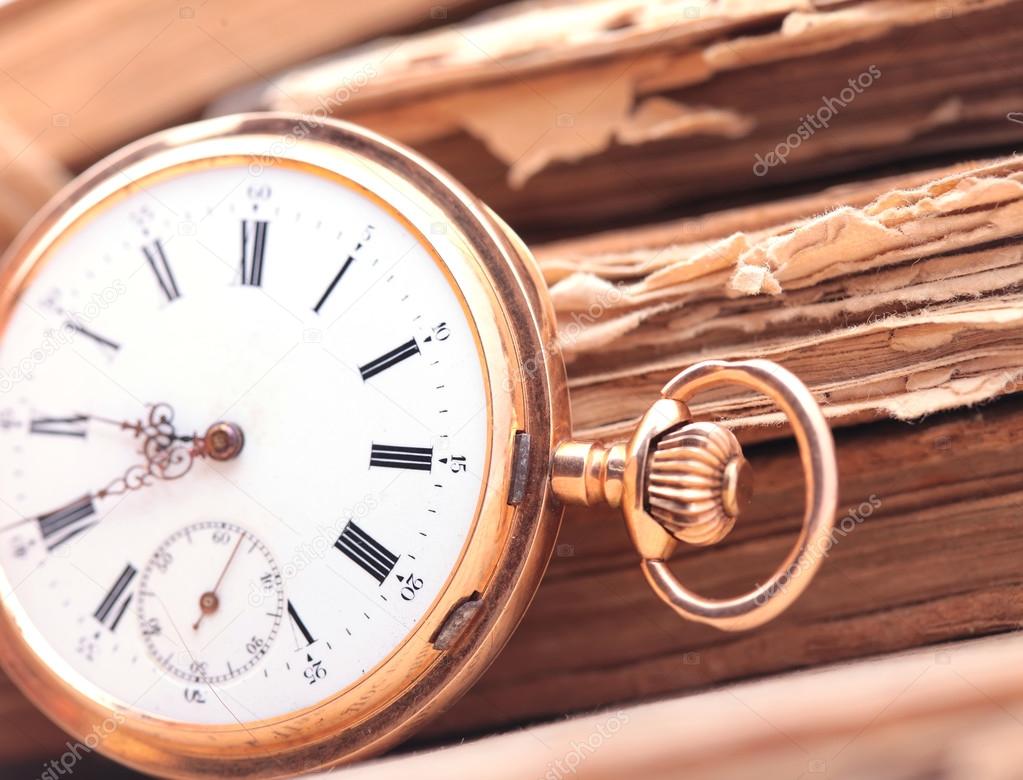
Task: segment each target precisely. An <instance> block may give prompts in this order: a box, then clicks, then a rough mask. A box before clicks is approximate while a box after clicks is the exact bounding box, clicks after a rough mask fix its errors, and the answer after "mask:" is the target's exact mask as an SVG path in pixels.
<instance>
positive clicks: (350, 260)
mask: <svg viewBox="0 0 1023 780" xmlns="http://www.w3.org/2000/svg"><path fill="white" fill-rule="evenodd" d="M354 262H355V255H349V256H348V258H347V259H346V260H345V262H344V264H343V265H342V266H341V270H340V271H338V272H337V273H336V274H335V275H334V278H333V279H332V280H331V282H330V284H329V285H327V289H326V290H324V292H323V295H321V296H320V300H319V301H317V302H316V305H315V306H313V311H314V312H316V313H317V314H319V313H320V309H322V308H323V304H325V303H326V302H327V299H328V298H329V297H330V294H331V293H332V292H334V288H335V287H337V285H338V282H340V281H341V277H342V276H344V275H345V271H347V270H348V269H349V268H350V267H351V265H352V263H354Z"/></svg>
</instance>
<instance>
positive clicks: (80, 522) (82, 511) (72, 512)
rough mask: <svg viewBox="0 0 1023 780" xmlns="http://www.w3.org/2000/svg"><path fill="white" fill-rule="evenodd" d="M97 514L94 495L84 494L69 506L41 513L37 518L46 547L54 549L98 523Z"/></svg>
mask: <svg viewBox="0 0 1023 780" xmlns="http://www.w3.org/2000/svg"><path fill="white" fill-rule="evenodd" d="M95 515H96V507H95V505H94V504H93V503H92V496H82V497H81V498H79V499H78V500H77V501H72V502H71V503H70V504H68V505H67V506H63V507H61V508H60V509H57V510H54V511H53V512H50V513H49V514H45V515H40V516H39V517H38V518H36V520H37V521H38V522H39V531H40V532H41V533H42V535H43V542H45V543H46V548H47V549H48V550H51V551H52V550H55V549H56V548H57V547H60V545H62V544H64V542H66V541H68V540H69V539H71V538H73V537H75V536H78V534H80V533H82V532H83V531H85V530H88V529H89V528H92V526H94V525H96V522H97V521H96V519H95Z"/></svg>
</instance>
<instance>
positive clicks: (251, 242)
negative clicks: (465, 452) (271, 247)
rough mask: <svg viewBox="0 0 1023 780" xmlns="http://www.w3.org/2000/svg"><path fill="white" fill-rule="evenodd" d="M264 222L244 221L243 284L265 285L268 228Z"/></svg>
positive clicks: (251, 285)
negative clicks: (264, 268)
mask: <svg viewBox="0 0 1023 780" xmlns="http://www.w3.org/2000/svg"><path fill="white" fill-rule="evenodd" d="M268 224H269V223H268V222H265V221H263V220H254V219H244V220H242V284H244V285H248V286H250V287H260V286H262V284H263V258H264V257H265V256H266V228H267V225H268Z"/></svg>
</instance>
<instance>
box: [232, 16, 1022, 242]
mask: <svg viewBox="0 0 1023 780" xmlns="http://www.w3.org/2000/svg"><path fill="white" fill-rule="evenodd" d="M1019 12H1020V6H1019V5H1018V4H1017V3H1016V2H1009V1H1007V0H981V1H980V2H974V1H969V2H967V1H966V0H943V1H942V2H920V3H899V2H888V1H887V0H880V1H873V0H855V1H854V2H825V3H807V2H804V1H803V0H774V1H772V2H767V3H764V2H758V1H757V0H736V1H735V2H728V3H710V2H692V0H666V1H665V2H658V3H646V2H640V0H602V1H601V2H588V3H576V2H553V3H552V2H529V3H517V4H514V5H511V6H508V7H507V8H505V9H499V10H497V11H493V12H491V13H490V14H489V15H485V16H483V17H479V18H475V19H471V20H469V21H466V22H462V23H459V24H456V25H452V26H450V27H446V28H443V29H440V30H437V31H431V32H425V33H421V34H418V35H413V36H409V37H404V38H398V39H393V40H385V41H381V42H378V43H375V44H372V45H369V46H366V47H363V48H360V49H357V50H355V51H352V52H347V53H343V54H342V55H340V56H339V57H335V58H329V59H327V60H324V61H322V62H318V63H314V64H313V65H310V66H306V67H300V68H297V69H294V70H292V71H290V72H288V73H285V74H283V75H281V76H280V77H279V78H275V79H274V85H273V86H266V85H258V84H257V85H255V86H254V87H251V88H249V89H247V90H245V91H243V92H242V93H241V94H236V95H232V96H229V97H227V98H225V99H224V100H222V101H220V102H218V103H217V104H216V105H215V106H214V108H213V110H212V111H213V113H218V112H225V111H234V110H239V109H246V108H248V109H251V108H275V109H292V110H294V109H298V110H314V109H316V108H319V107H320V105H321V101H322V97H323V95H329V94H333V93H334V92H335V91H336V90H338V89H346V93H345V94H346V96H347V100H345V101H344V103H343V104H342V105H340V106H337V107H336V111H335V112H334V113H335V115H337V116H340V117H343V118H347V119H351V120H353V121H356V122H359V123H362V124H365V125H367V126H369V127H373V128H375V129H378V130H380V131H381V132H383V133H385V134H387V135H390V136H392V137H395V138H397V139H399V140H402V141H405V142H406V143H409V144H411V145H412V146H414V147H416V148H417V149H419V150H421V151H423V152H424V153H425V154H426V155H427V156H429V157H430V158H431V159H433V160H435V161H437V162H438V163H440V164H441V165H443V166H444V167H446V168H447V169H448V170H450V171H451V172H452V173H454V174H455V175H456V176H457V177H459V178H460V179H462V180H463V181H464V182H465V183H466V184H468V185H469V187H470V188H471V189H472V190H473V191H474V192H476V193H477V194H478V195H480V196H481V197H482V198H483V199H484V200H485V201H486V202H487V203H488V204H489V205H490V206H491V207H493V208H494V209H495V210H496V211H497V212H498V213H500V214H502V215H503V216H504V218H505V219H507V220H508V221H509V222H511V224H512V225H513V226H514V227H517V228H519V229H520V230H526V231H527V233H528V236H527V237H531V238H535V237H537V236H539V235H542V234H550V233H552V232H557V233H562V234H564V233H565V232H567V231H576V232H579V231H592V230H594V229H597V228H598V227H601V226H606V225H607V224H608V223H622V222H623V221H625V220H629V219H633V220H634V219H636V218H640V219H643V220H649V219H650V217H651V215H652V214H655V213H657V212H663V211H665V210H670V211H673V212H674V213H678V210H679V209H680V208H686V209H689V210H691V211H706V210H707V203H708V201H709V200H712V199H716V198H723V197H733V198H734V197H735V196H737V195H738V196H742V197H745V198H748V197H749V196H750V195H751V193H754V192H756V191H763V190H765V189H766V188H768V187H777V186H778V185H782V184H791V183H795V182H802V181H806V180H807V179H811V178H820V177H821V176H825V175H831V174H836V173H844V172H849V171H858V170H862V169H863V168H865V167H867V166H871V165H875V166H876V165H879V164H886V163H891V162H894V161H905V160H918V159H923V158H926V157H928V156H933V155H936V154H943V153H948V152H951V153H954V154H957V155H962V154H963V153H964V152H967V150H971V149H978V148H990V147H992V146H995V145H999V144H1003V145H1009V144H1012V143H1015V142H1016V141H1018V140H1019V138H1020V137H1021V136H1023V125H1020V124H1018V123H1015V122H1013V121H1010V119H1009V118H1007V117H1012V116H1015V117H1017V118H1021V119H1023V115H1020V114H1017V113H1016V112H1021V111H1023V104H1021V103H1020V95H1019V90H1018V84H1019V78H1020V75H1021V68H1023V65H1021V62H1020V59H1019V56H1018V52H1019V49H1020V46H1021V45H1023V30H1021V29H1020V27H1019V25H1018V24H1017V23H1016V22H1017V20H1018V15H1019ZM367 73H370V74H372V78H370V79H369V80H368V81H366V80H365V79H364V78H362V77H363V76H365V74H367ZM362 81H366V83H365V84H364V85H363V84H362V83H361V82H362ZM357 82H359V88H358V89H348V87H350V86H352V85H353V84H355V83H357ZM959 159H962V157H961V156H960V157H959Z"/></svg>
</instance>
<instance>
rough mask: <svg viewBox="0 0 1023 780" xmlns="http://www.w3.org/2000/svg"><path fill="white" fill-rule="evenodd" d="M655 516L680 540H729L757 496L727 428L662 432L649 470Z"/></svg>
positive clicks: (700, 425)
mask: <svg viewBox="0 0 1023 780" xmlns="http://www.w3.org/2000/svg"><path fill="white" fill-rule="evenodd" d="M646 475H647V476H646V485H645V488H646V491H645V496H646V503H647V509H648V511H649V512H650V514H651V515H652V516H653V517H654V518H655V519H656V520H657V521H658V522H659V523H660V524H661V525H662V526H664V528H665V529H666V530H667V531H668V532H669V533H670V534H671V535H672V536H674V537H675V538H676V539H679V540H681V541H684V542H688V543H689V544H698V545H706V544H714V543H715V542H718V541H720V540H721V539H723V538H724V537H725V536H726V535H727V534H728V532H729V531H731V530H732V526H733V525H735V519H736V517H737V516H738V514H739V510H740V509H741V507H742V506H743V505H745V504H746V503H747V502H748V501H749V499H750V497H751V495H752V488H753V484H752V476H753V475H752V470H751V469H750V467H749V463H748V462H747V461H746V459H745V458H744V457H743V456H742V448H741V447H740V446H739V442H738V440H737V439H736V438H735V436H734V435H733V434H732V432H731V431H729V430H728V429H727V428H723V427H722V426H720V425H717V424H715V423H709V422H696V423H688V424H686V425H683V426H681V427H679V428H676V429H674V430H671V431H667V432H666V433H664V434H662V435H661V436H660V437H659V438H658V440H657V442H656V444H655V448H654V450H653V452H652V453H651V455H650V459H649V461H648V463H647V469H646Z"/></svg>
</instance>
